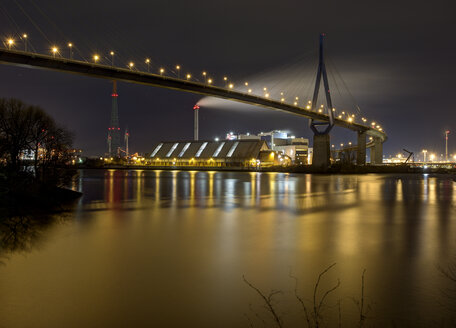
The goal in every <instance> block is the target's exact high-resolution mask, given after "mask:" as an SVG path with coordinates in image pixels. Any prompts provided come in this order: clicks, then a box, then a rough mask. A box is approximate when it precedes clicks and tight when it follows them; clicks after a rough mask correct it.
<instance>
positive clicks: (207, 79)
mask: <svg viewBox="0 0 456 328" xmlns="http://www.w3.org/2000/svg"><path fill="white" fill-rule="evenodd" d="M21 38H22V39H23V40H24V50H25V51H27V39H28V35H27V34H23V35H22V36H21ZM15 43H16V41H15V40H14V39H13V38H9V39H7V40H6V44H7V45H8V49H9V50H11V48H12V47H14V45H15ZM68 48H69V56H70V59H72V58H73V43H71V42H70V43H68ZM51 53H52V55H53V57H54V58H55V57H56V55H58V54H59V53H60V52H59V48H58V47H57V46H53V47H51ZM109 55H110V56H111V66H114V55H115V52H114V51H110V52H109ZM92 59H93V61H94V63H96V64H97V63H98V62H99V61H100V60H101V56H100V55H99V54H95V55H93V57H92ZM144 62H145V64H146V65H147V72H148V73H150V63H151V60H150V58H146V59H145V61H144ZM127 67H128V68H129V69H131V70H133V69H134V68H135V63H134V62H132V61H130V62H129V63H128V65H127ZM175 68H176V71H177V74H176V75H177V78H179V79H180V70H181V66H180V65H176V67H175ZM158 72H159V73H160V75H163V74H165V69H164V68H163V67H160V68H159V70H158ZM202 76H203V78H204V81H205V83H206V84H209V85H212V84H213V83H214V80H213V79H212V78H211V77H209V76H208V74H207V72H205V71H203V72H202ZM185 78H186V80H187V81H189V80H191V78H192V75H191V74H190V73H187V74H186V75H185ZM223 81H224V82H225V87H226V88H228V89H234V84H233V83H230V82H229V81H228V77H226V76H224V77H223ZM244 85H245V87H246V88H247V93H248V94H251V93H252V92H253V90H252V89H251V88H249V83H248V82H245V83H244ZM263 91H264V97H265V98H270V93H269V91H268V88H267V87H264V88H263ZM280 96H281V98H280V102H282V103H284V102H285V98H284V93H283V92H281V93H280ZM298 100H299V97H295V99H294V102H293V105H294V106H298ZM311 105H312V103H311V101H310V100H309V101H308V103H307V105H306V107H305V108H306V109H308V110H310V109H311V108H312V106H311ZM323 110H324V107H323V105H321V106H320V107H319V108H318V112H319V113H323ZM332 111H333V112H335V111H336V109H335V108H333V109H332ZM344 117H346V121H348V122H349V123H353V122H354V121H355V114H351V115H350V114H349V113H345V111H342V113H341V114H339V115H338V116H337V118H339V119H344ZM361 120H362V122H363V123H366V122H367V119H366V118H364V117H362V118H361ZM371 128H373V129H377V130H379V131H383V128H382V127H381V126H380V125H378V124H377V123H375V122H372V123H371Z"/></svg>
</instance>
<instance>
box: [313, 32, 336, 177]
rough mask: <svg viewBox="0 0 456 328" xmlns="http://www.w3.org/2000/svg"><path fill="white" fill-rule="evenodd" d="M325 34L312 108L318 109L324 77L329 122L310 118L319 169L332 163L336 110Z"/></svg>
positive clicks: (321, 45) (321, 44) (315, 160)
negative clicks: (324, 51)
mask: <svg viewBox="0 0 456 328" xmlns="http://www.w3.org/2000/svg"><path fill="white" fill-rule="evenodd" d="M324 38H325V34H324V33H322V34H320V51H319V61H318V71H317V79H316V81H315V89H314V94H313V98H312V110H313V111H315V110H316V109H317V100H318V92H319V91H320V84H321V78H322V77H323V85H324V88H325V96H326V105H327V110H328V118H329V120H328V122H318V121H315V120H314V119H310V120H309V125H310V128H311V129H312V131H313V133H314V138H313V159H312V166H313V167H315V168H318V169H322V170H325V169H327V168H328V167H329V166H330V165H331V162H330V136H329V132H330V131H331V129H332V128H333V126H334V111H333V105H332V101H331V94H330V92H329V83H328V75H327V73H326V66H325V62H324V57H323V50H324V49H323V41H324Z"/></svg>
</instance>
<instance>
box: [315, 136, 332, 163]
mask: <svg viewBox="0 0 456 328" xmlns="http://www.w3.org/2000/svg"><path fill="white" fill-rule="evenodd" d="M329 143H330V142H329V133H325V134H314V138H313V158H312V167H314V168H316V169H319V170H326V169H328V167H329V166H330V165H331V161H330V148H329V147H330V145H329Z"/></svg>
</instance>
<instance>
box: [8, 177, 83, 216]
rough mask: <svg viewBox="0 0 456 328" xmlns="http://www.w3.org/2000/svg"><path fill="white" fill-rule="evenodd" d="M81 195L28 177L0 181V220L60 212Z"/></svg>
mask: <svg viewBox="0 0 456 328" xmlns="http://www.w3.org/2000/svg"><path fill="white" fill-rule="evenodd" d="M81 196H82V193H80V192H77V191H73V190H70V189H67V188H63V187H59V186H55V185H53V184H46V183H39V182H36V181H34V180H33V179H31V178H30V176H29V175H26V174H23V175H18V176H17V177H15V178H6V177H3V178H2V179H0V218H8V217H12V216H29V215H33V216H40V215H48V214H52V213H56V212H62V211H64V210H65V209H66V207H67V206H68V205H70V204H72V203H73V202H74V201H75V200H76V199H78V198H79V197H81Z"/></svg>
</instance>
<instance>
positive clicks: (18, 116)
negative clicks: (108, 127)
mask: <svg viewBox="0 0 456 328" xmlns="http://www.w3.org/2000/svg"><path fill="white" fill-rule="evenodd" d="M0 141H1V143H0V156H1V158H2V159H3V163H5V164H6V166H7V167H8V168H9V169H10V172H12V173H15V174H17V173H19V172H20V171H21V170H24V165H22V161H21V156H22V155H24V154H33V167H34V172H35V178H36V179H38V180H41V181H44V180H46V179H48V180H49V179H51V180H53V181H54V182H55V181H56V178H57V177H58V173H57V170H58V168H59V166H62V165H64V164H66V163H67V162H68V161H69V159H70V158H69V157H70V154H69V150H70V148H71V145H72V135H71V133H70V132H68V131H67V130H66V129H64V128H62V127H59V126H58V125H57V124H56V123H55V121H54V120H53V119H52V117H50V116H49V115H48V114H46V112H45V111H44V110H43V109H41V108H39V107H36V106H27V105H25V104H24V103H23V102H21V101H20V100H17V99H0ZM57 180H58V179H57Z"/></svg>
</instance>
